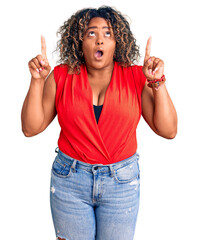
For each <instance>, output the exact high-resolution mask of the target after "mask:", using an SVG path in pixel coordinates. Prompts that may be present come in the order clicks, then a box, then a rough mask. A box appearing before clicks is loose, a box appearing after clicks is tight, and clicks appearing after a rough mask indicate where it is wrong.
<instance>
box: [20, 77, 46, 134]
mask: <svg viewBox="0 0 198 240" xmlns="http://www.w3.org/2000/svg"><path fill="white" fill-rule="evenodd" d="M43 88H44V81H43V80H41V81H40V80H38V79H36V80H35V79H33V78H32V79H31V83H30V88H29V91H28V93H27V96H26V98H25V101H24V104H23V107H22V112H21V123H22V131H23V133H24V134H25V136H32V135H35V134H37V133H38V131H39V129H40V128H41V126H42V123H43V121H44V111H43V104H42V99H43Z"/></svg>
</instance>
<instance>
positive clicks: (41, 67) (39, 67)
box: [28, 36, 51, 80]
mask: <svg viewBox="0 0 198 240" xmlns="http://www.w3.org/2000/svg"><path fill="white" fill-rule="evenodd" d="M28 66H29V70H30V73H31V75H32V78H34V79H44V80H45V79H46V77H47V76H48V74H49V72H50V70H51V67H50V65H49V62H48V60H47V54H46V43H45V38H44V37H43V36H41V55H37V56H36V57H35V58H33V59H32V60H30V61H29V63H28Z"/></svg>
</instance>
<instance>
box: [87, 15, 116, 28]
mask: <svg viewBox="0 0 198 240" xmlns="http://www.w3.org/2000/svg"><path fill="white" fill-rule="evenodd" d="M91 26H98V27H100V26H102V27H110V26H111V24H110V23H108V22H107V20H106V19H104V18H101V17H94V18H92V19H91V20H90V22H89V24H88V27H91Z"/></svg>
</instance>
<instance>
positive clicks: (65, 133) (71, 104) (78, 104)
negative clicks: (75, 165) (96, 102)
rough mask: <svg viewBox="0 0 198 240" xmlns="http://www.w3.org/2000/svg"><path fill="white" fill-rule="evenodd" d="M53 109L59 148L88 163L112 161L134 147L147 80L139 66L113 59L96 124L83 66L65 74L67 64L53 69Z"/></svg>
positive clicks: (129, 151) (128, 154)
mask: <svg viewBox="0 0 198 240" xmlns="http://www.w3.org/2000/svg"><path fill="white" fill-rule="evenodd" d="M54 78H55V82H56V86H57V90H56V100H55V101H56V110H57V116H58V121H59V124H60V127H61V132H60V136H59V140H58V147H59V149H60V150H61V151H62V152H63V153H65V154H66V155H68V156H70V157H72V158H75V159H77V160H80V161H83V162H86V163H89V164H104V165H105V164H111V163H115V162H118V161H121V160H124V159H126V158H128V157H130V156H132V155H133V154H135V152H136V150H137V139H136V128H137V125H138V122H139V120H140V117H141V93H142V90H143V87H144V84H145V81H146V77H145V76H144V74H143V72H142V66H137V65H134V66H130V67H122V66H120V65H119V63H118V62H114V69H113V74H112V78H111V81H110V84H109V86H108V88H107V91H106V94H105V99H104V103H103V108H102V112H101V115H100V118H99V121H98V124H97V121H96V118H95V115H94V109H93V96H92V89H91V85H90V83H89V80H88V75H87V69H86V65H85V64H82V65H81V72H80V74H68V67H67V65H64V64H61V65H58V66H56V67H55V68H54Z"/></svg>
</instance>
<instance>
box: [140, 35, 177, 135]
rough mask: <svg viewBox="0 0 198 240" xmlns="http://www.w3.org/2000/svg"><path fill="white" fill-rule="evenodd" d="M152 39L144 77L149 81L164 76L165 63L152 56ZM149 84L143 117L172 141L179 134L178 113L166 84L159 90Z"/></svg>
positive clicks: (145, 92) (143, 105)
mask: <svg viewBox="0 0 198 240" xmlns="http://www.w3.org/2000/svg"><path fill="white" fill-rule="evenodd" d="M150 50H151V37H150V38H149V39H148V42H147V45H146V52H145V58H144V66H143V68H142V70H143V73H144V75H145V76H146V78H147V79H148V80H154V79H160V78H161V77H162V76H163V74H164V62H163V61H162V60H161V59H159V58H156V57H151V56H150ZM147 84H148V83H147V82H146V84H145V86H144V89H143V92H142V116H143V117H144V119H145V121H146V122H147V123H148V125H149V126H150V127H151V129H152V130H153V131H154V132H155V133H157V134H158V135H160V136H162V137H164V138H168V139H172V138H174V137H175V136H176V134H177V113H176V110H175V107H174V105H173V103H172V100H171V98H170V96H169V94H168V91H167V88H166V85H165V84H162V85H161V86H160V88H159V89H157V90H156V89H155V88H149V87H148V86H147Z"/></svg>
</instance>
